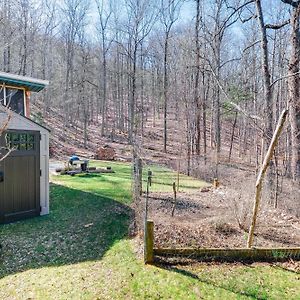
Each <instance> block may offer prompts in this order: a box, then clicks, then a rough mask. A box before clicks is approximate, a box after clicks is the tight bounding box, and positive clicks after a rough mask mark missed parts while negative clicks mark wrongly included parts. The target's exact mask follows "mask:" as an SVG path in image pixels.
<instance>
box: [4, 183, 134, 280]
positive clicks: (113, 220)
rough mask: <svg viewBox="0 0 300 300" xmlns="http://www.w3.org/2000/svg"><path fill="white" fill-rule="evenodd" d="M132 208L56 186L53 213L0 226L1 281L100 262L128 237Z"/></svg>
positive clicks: (52, 188)
mask: <svg viewBox="0 0 300 300" xmlns="http://www.w3.org/2000/svg"><path fill="white" fill-rule="evenodd" d="M133 214H134V213H133V210H132V209H131V208H130V207H129V206H126V205H124V204H122V203H120V202H117V201H115V200H113V199H111V198H108V197H103V196H99V195H95V194H93V193H87V192H83V191H80V190H75V189H72V188H68V187H66V186H61V185H57V184H51V199H50V214H49V215H47V216H43V217H36V218H33V219H28V220H24V221H19V222H16V223H11V224H6V225H0V242H1V244H2V255H1V257H0V278H3V277H5V276H7V275H9V274H14V273H17V272H21V271H25V270H28V269H32V268H42V267H49V266H60V265H68V264H75V263H78V262H83V261H93V260H99V259H101V258H102V257H103V255H104V254H105V253H106V251H108V250H109V249H110V248H111V247H112V245H113V244H114V243H116V242H117V241H119V240H121V239H123V238H125V237H127V236H128V226H129V224H130V222H131V220H132V217H133Z"/></svg>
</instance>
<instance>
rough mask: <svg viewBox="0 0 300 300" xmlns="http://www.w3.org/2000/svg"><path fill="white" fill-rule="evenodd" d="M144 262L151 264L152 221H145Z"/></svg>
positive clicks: (152, 245)
mask: <svg viewBox="0 0 300 300" xmlns="http://www.w3.org/2000/svg"><path fill="white" fill-rule="evenodd" d="M144 235H145V237H144V262H145V264H151V263H153V260H154V254H153V248H154V223H153V221H146V222H145V232H144Z"/></svg>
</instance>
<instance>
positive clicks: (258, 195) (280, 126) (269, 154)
mask: <svg viewBox="0 0 300 300" xmlns="http://www.w3.org/2000/svg"><path fill="white" fill-rule="evenodd" d="M287 113H288V110H287V109H285V110H284V111H283V112H282V113H281V115H280V118H279V120H278V123H277V126H276V129H275V132H274V134H273V137H272V140H271V143H270V146H269V149H268V152H267V154H266V156H265V158H264V161H263V164H262V166H261V169H260V171H259V174H258V177H257V181H256V185H255V201H254V206H253V216H252V222H251V226H250V229H249V235H248V241H247V246H248V248H251V247H252V244H253V238H254V230H255V225H256V220H257V214H258V208H259V203H260V199H261V191H262V186H263V181H264V177H265V174H266V171H267V168H268V166H269V162H270V160H271V159H272V156H273V153H274V149H275V147H276V145H277V142H278V139H279V136H280V134H281V132H282V129H283V125H284V122H285V120H286V116H287Z"/></svg>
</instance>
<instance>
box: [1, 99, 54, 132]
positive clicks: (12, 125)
mask: <svg viewBox="0 0 300 300" xmlns="http://www.w3.org/2000/svg"><path fill="white" fill-rule="evenodd" d="M8 114H11V115H12V117H13V118H12V120H10V122H9V124H8V127H7V129H18V128H15V127H22V126H23V125H22V124H21V122H20V121H22V122H23V123H24V122H26V123H30V124H32V125H33V126H35V127H40V128H43V129H45V130H47V131H48V132H51V130H50V129H49V128H48V127H46V126H44V125H41V124H39V123H37V122H35V121H33V120H31V119H29V118H27V117H25V116H22V115H20V114H17V113H16V112H14V111H12V110H10V109H7V108H6V107H4V106H3V105H0V128H1V125H3V123H4V122H6V121H7V117H8ZM14 119H15V120H14Z"/></svg>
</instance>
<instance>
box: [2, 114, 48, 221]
mask: <svg viewBox="0 0 300 300" xmlns="http://www.w3.org/2000/svg"><path fill="white" fill-rule="evenodd" d="M6 119H7V114H6V113H5V112H3V111H0V126H1V125H2V124H3V122H5V121H6ZM8 129H11V130H31V131H39V132H40V134H41V141H40V168H41V174H42V176H41V177H40V206H41V213H40V214H41V215H46V214H48V213H49V132H48V131H47V130H46V129H45V128H43V127H41V126H39V125H37V124H35V123H33V122H31V121H30V120H27V119H26V118H23V117H22V116H20V115H18V114H15V113H13V115H12V119H11V120H10V122H9V125H8Z"/></svg>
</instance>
